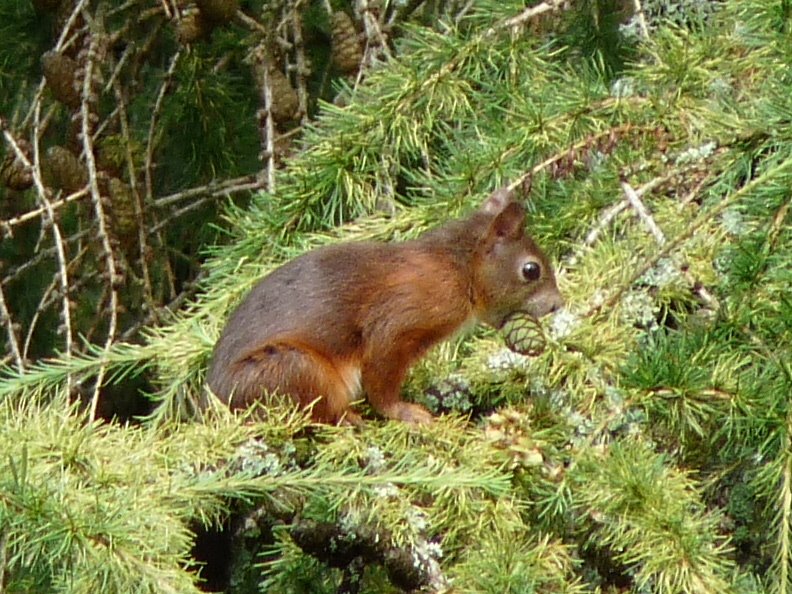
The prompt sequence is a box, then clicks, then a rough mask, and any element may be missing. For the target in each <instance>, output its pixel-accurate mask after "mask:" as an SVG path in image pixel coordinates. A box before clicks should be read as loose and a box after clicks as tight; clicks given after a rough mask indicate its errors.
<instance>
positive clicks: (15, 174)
mask: <svg viewBox="0 0 792 594" xmlns="http://www.w3.org/2000/svg"><path fill="white" fill-rule="evenodd" d="M19 148H20V149H22V152H23V153H25V155H26V156H27V157H28V159H30V154H31V152H32V151H31V146H30V143H29V142H28V141H27V140H20V141H19ZM0 183H2V184H3V185H4V186H5V187H7V188H8V189H9V190H16V191H18V192H21V191H23V190H27V189H28V188H29V187H30V186H32V185H33V172H32V171H31V170H30V169H28V168H27V167H25V165H24V163H22V161H20V160H19V159H17V158H16V153H14V151H13V150H12V149H9V150H8V153H6V156H5V159H3V161H2V162H0Z"/></svg>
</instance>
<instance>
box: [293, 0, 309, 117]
mask: <svg viewBox="0 0 792 594" xmlns="http://www.w3.org/2000/svg"><path fill="white" fill-rule="evenodd" d="M300 4H302V0H296V2H294V3H293V5H292V7H291V25H292V39H294V58H295V60H296V62H297V64H296V67H295V69H294V70H295V72H294V79H295V81H296V82H297V101H298V107H297V110H298V113H299V116H300V123H301V124H302V125H305V124H306V123H307V121H308V90H307V85H306V82H305V75H306V74H308V66H307V62H306V60H305V45H304V43H303V36H302V26H303V24H302V13H301V12H300Z"/></svg>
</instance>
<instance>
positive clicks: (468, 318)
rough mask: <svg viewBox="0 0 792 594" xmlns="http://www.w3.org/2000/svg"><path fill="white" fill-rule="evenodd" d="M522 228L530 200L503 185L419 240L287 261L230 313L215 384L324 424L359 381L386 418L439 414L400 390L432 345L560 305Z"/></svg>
mask: <svg viewBox="0 0 792 594" xmlns="http://www.w3.org/2000/svg"><path fill="white" fill-rule="evenodd" d="M524 224H525V211H524V209H523V207H522V206H521V205H520V204H519V203H518V202H516V201H515V200H514V198H513V196H512V194H511V192H510V191H509V190H507V189H500V190H497V191H496V192H494V193H493V194H492V195H491V196H490V197H489V198H488V199H487V200H486V201H485V202H484V204H483V205H482V206H481V207H480V208H479V209H478V210H477V211H476V212H474V213H473V214H472V215H470V216H468V217H467V218H465V219H461V220H456V221H452V222H449V223H446V224H445V225H442V226H440V227H438V228H436V229H433V230H430V231H428V232H426V233H424V234H423V235H421V236H420V237H418V238H417V239H414V240H412V241H405V242H401V243H378V242H351V243H341V244H337V245H329V246H325V247H322V248H319V249H316V250H313V251H310V252H308V253H306V254H303V255H302V256H299V257H297V258H295V259H293V260H291V261H289V262H287V263H286V264H284V265H283V266H281V267H279V268H277V269H275V270H274V271H272V272H271V273H270V274H268V275H267V276H266V277H264V278H263V279H262V280H261V281H259V283H258V284H257V285H256V286H255V287H254V288H253V289H252V291H251V292H250V294H248V296H247V297H246V298H245V299H244V300H243V301H242V303H241V304H240V305H239V306H238V307H237V309H236V310H235V311H234V312H233V314H232V315H231V317H230V319H229V320H228V323H227V324H226V326H225V329H224V330H223V333H222V335H221V336H220V339H219V340H218V342H217V345H216V346H215V350H214V354H213V357H212V362H211V365H210V368H209V373H208V377H207V380H208V384H209V387H210V388H211V389H212V391H213V392H214V393H215V395H217V396H218V397H219V398H220V399H221V400H222V401H224V402H225V403H227V404H228V405H229V406H230V407H231V408H232V409H239V408H247V407H249V406H250V405H252V404H253V403H255V402H257V401H259V400H262V399H264V398H266V396H267V394H275V393H278V394H282V395H288V396H290V397H291V398H292V399H293V400H295V401H296V402H297V403H298V404H299V405H300V406H302V407H308V406H311V415H312V418H313V420H315V421H318V422H324V423H340V422H346V423H352V424H358V423H360V422H361V419H360V417H359V416H358V414H357V413H355V412H353V411H352V410H351V409H350V407H349V404H350V402H351V401H353V400H355V399H356V398H357V397H358V395H359V393H360V390H361V388H362V389H363V391H364V392H365V393H366V395H367V397H368V401H369V403H370V404H371V406H372V407H373V408H374V410H375V411H377V412H378V413H380V414H381V415H384V416H385V417H388V418H390V419H399V420H401V421H406V422H409V423H428V422H430V421H431V418H432V416H431V414H430V413H429V411H428V410H426V409H425V408H424V407H422V406H420V405H418V404H413V403H409V402H404V401H403V400H402V399H401V397H400V393H399V392H400V388H401V385H402V382H403V381H404V377H405V374H406V373H407V370H408V369H409V368H410V366H411V365H412V364H413V363H415V362H416V361H417V360H418V359H419V358H420V357H421V356H422V355H423V354H424V353H425V352H426V351H427V350H428V349H429V348H430V347H432V346H433V345H435V344H437V343H438V342H440V341H442V340H444V339H446V338H448V337H449V336H451V335H453V334H454V333H456V332H457V331H458V330H460V329H462V328H464V327H466V326H468V325H470V324H471V323H473V322H483V323H485V324H488V325H490V326H493V327H495V328H500V327H501V326H502V325H503V322H504V320H505V318H506V317H508V316H509V314H511V313H514V312H516V311H524V312H526V313H528V314H530V315H532V316H534V317H536V318H539V317H542V316H544V315H545V314H548V313H550V312H552V311H554V310H556V309H558V308H559V307H561V306H562V305H563V299H562V297H561V294H560V293H559V291H558V287H557V286H556V282H555V277H554V275H553V270H552V268H551V266H550V263H549V262H548V260H547V258H546V257H545V255H544V253H543V252H542V250H541V249H540V248H539V247H538V246H537V245H536V244H535V243H534V241H533V240H532V239H531V238H530V237H529V236H528V235H526V234H525V232H524V229H523V226H524Z"/></svg>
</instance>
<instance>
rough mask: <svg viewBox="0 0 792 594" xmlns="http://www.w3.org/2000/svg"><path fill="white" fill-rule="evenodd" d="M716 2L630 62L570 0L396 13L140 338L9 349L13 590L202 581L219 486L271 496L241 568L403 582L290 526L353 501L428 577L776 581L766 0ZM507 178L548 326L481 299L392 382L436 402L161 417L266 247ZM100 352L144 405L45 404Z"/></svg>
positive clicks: (642, 585) (789, 545) (782, 323)
mask: <svg viewBox="0 0 792 594" xmlns="http://www.w3.org/2000/svg"><path fill="white" fill-rule="evenodd" d="M650 4H652V3H650ZM658 4H659V3H654V4H652V6H654V7H656V6H657V5H658ZM666 4H668V3H666ZM666 4H663V6H665V5H666ZM719 4H720V5H721V6H720V8H719V9H718V10H716V11H706V13H695V14H694V17H695V18H691V19H688V20H685V19H681V20H677V21H676V24H675V25H674V26H667V27H666V26H663V25H662V22H660V21H654V22H650V23H649V25H650V26H649V27H648V28H647V32H648V38H645V39H642V40H640V41H636V40H632V41H630V40H629V39H626V38H625V39H624V40H623V41H624V42H625V45H630V52H631V53H630V54H629V56H630V57H631V58H632V62H631V65H630V66H628V67H625V66H624V65H623V63H621V62H619V61H618V60H606V59H605V58H604V57H602V56H601V55H596V56H585V55H584V48H591V47H592V44H593V46H597V43H595V42H597V39H594V38H593V37H592V36H588V37H586V38H585V43H583V42H580V44H579V45H577V46H576V45H574V40H575V39H577V40H580V35H581V34H580V33H576V31H577V29H575V27H579V26H581V23H583V22H584V20H583V19H576V20H575V22H574V23H573V24H574V27H573V26H571V25H570V28H568V29H564V30H565V31H568V32H569V35H568V37H565V38H564V39H565V41H566V42H567V43H568V46H567V47H560V46H558V45H553V44H552V43H550V42H549V41H548V40H546V39H542V38H541V35H542V30H541V21H538V20H537V23H536V27H537V30H535V31H534V33H533V34H529V33H527V32H526V31H525V30H514V29H513V28H512V27H511V26H507V25H505V24H504V23H505V20H506V19H508V18H511V17H514V16H516V15H519V14H521V12H522V11H523V10H524V9H525V7H524V3H523V2H497V3H493V2H476V3H473V5H472V6H471V7H470V10H469V11H468V12H467V13H466V14H465V17H464V18H463V19H460V20H459V21H454V20H451V19H449V20H448V21H447V22H444V23H443V25H442V29H438V30H429V29H425V28H420V27H415V26H414V27H411V28H409V30H408V31H407V32H406V33H405V36H404V38H403V39H402V41H401V45H400V48H399V51H400V55H399V56H398V57H396V58H394V59H393V60H391V61H389V62H387V63H385V64H383V65H382V66H381V67H379V68H377V69H374V70H371V71H370V72H369V73H368V74H367V77H366V80H365V82H364V83H363V84H362V85H359V86H357V87H356V88H351V87H350V88H347V89H345V90H344V91H343V93H342V95H343V96H344V98H345V101H346V104H345V105H344V106H339V105H333V106H330V105H327V106H324V107H323V110H322V115H321V116H320V117H319V118H318V119H317V121H316V122H314V123H313V124H312V125H311V126H310V127H309V129H308V130H306V133H305V135H304V137H303V139H302V144H303V149H302V150H301V152H300V153H299V154H297V155H295V156H294V157H293V158H292V159H291V160H290V161H289V162H288V164H287V165H286V167H285V168H284V169H283V170H282V171H280V172H279V173H278V174H277V175H276V188H277V191H274V192H271V193H262V194H260V195H258V196H256V197H255V198H254V199H253V201H252V203H251V204H250V206H249V207H244V208H243V207H239V206H229V208H228V210H227V213H226V223H227V229H228V231H227V232H226V233H227V235H226V239H227V244H226V245H222V246H218V247H216V248H214V249H213V251H212V254H211V259H210V261H209V262H208V263H207V265H206V267H205V270H206V275H207V276H206V279H205V280H204V282H203V284H202V285H201V286H202V292H201V294H200V296H199V297H198V298H196V299H195V300H194V301H193V302H191V303H190V304H188V305H186V306H185V307H184V308H183V309H181V310H180V311H178V312H176V313H174V315H173V317H172V319H171V320H170V321H169V322H168V323H167V324H165V325H163V326H161V327H159V328H154V329H150V330H149V331H148V332H147V333H146V336H145V340H144V341H143V342H142V343H141V344H137V345H129V344H118V345H116V346H115V347H113V348H111V349H108V350H101V351H100V350H98V349H94V350H93V351H89V352H88V353H87V354H85V355H80V356H72V357H61V358H58V359H54V360H52V361H43V362H40V363H38V364H37V365H35V366H32V367H31V368H30V369H28V370H27V372H26V373H25V374H18V373H16V372H12V371H6V372H5V373H4V375H3V378H2V380H0V406H1V407H2V408H1V409H0V410H2V411H5V412H4V414H5V415H6V417H5V419H4V420H5V421H7V426H8V431H7V432H6V433H7V436H6V435H5V434H4V435H3V436H2V437H0V439H2V440H4V441H3V443H2V446H3V447H0V451H4V452H8V454H7V455H6V459H5V462H3V465H2V471H0V480H1V481H2V490H0V503H2V506H3V507H2V508H0V509H1V510H2V511H1V513H2V516H1V518H2V534H3V535H4V538H5V542H6V543H7V544H6V551H7V557H6V561H5V564H4V567H5V571H6V574H7V575H8V576H9V578H10V579H9V583H10V584H11V585H12V588H11V589H12V591H14V590H13V589H14V588H15V589H16V591H21V590H24V589H26V588H27V589H34V588H39V589H41V588H43V589H46V588H50V589H54V590H58V589H60V590H65V589H67V586H66V585H64V584H66V580H67V579H70V580H73V583H74V584H77V583H79V584H83V583H84V584H86V585H85V587H84V588H83V587H82V585H81V586H80V588H77V589H86V590H87V588H88V587H89V585H90V586H91V587H93V588H94V589H97V588H99V589H102V588H103V589H104V590H107V591H137V590H139V591H144V590H145V588H147V587H149V585H151V584H153V583H157V580H159V581H160V582H159V583H160V584H166V585H167V586H169V587H172V588H174V589H177V590H180V591H191V590H190V589H193V590H194V589H195V587H196V586H195V579H196V578H195V577H194V576H192V575H190V574H188V573H185V572H184V570H183V568H184V566H185V565H187V564H189V545H190V542H191V538H192V534H191V533H190V531H189V529H188V528H187V527H188V526H190V522H192V521H196V520H198V521H199V522H200V523H203V524H212V523H217V522H218V521H219V520H220V519H221V518H223V517H224V516H225V515H226V514H227V513H228V512H229V507H230V504H229V501H232V502H235V505H236V504H239V506H241V507H242V508H244V510H245V512H246V511H248V510H249V509H250V507H252V506H258V507H257V509H258V510H259V511H260V513H261V515H262V516H264V517H266V518H267V522H264V524H263V527H261V528H260V529H259V530H260V536H261V540H262V541H263V542H265V543H266V545H267V553H266V554H265V555H263V556H261V557H260V559H259V561H260V563H261V566H260V570H261V574H258V573H256V575H255V579H254V581H260V582H261V587H262V588H263V589H264V591H277V592H306V591H319V592H323V591H327V592H331V591H338V589H339V587H341V585H342V584H348V583H349V580H352V579H353V578H355V579H358V578H359V579H360V582H359V584H358V585H359V591H361V592H380V591H389V589H393V588H394V587H395V586H393V581H392V580H391V579H390V577H389V576H388V568H387V567H385V565H386V564H385V563H383V562H380V561H381V560H379V558H377V560H376V561H374V560H372V561H370V562H369V563H368V566H364V567H363V568H362V569H360V572H359V574H356V573H355V571H353V570H352V569H350V568H349V567H330V566H328V565H326V564H325V563H324V562H322V561H320V560H319V559H317V558H316V557H314V556H312V555H311V554H310V553H309V552H307V551H306V550H305V549H304V548H302V547H301V546H299V545H298V544H297V541H296V540H295V538H294V535H293V533H292V532H291V530H292V526H293V525H295V524H297V523H298V522H299V521H301V520H304V519H305V520H310V521H314V522H317V523H324V524H328V525H332V526H337V527H338V530H339V532H340V533H341V534H342V535H343V536H345V537H346V538H351V537H350V535H356V534H361V533H362V532H363V531H365V530H373V531H374V532H375V533H376V534H377V535H379V536H381V538H382V540H383V542H387V546H388V547H389V548H388V552H389V553H390V554H394V555H396V554H398V553H404V554H407V555H411V556H412V558H413V559H415V560H416V566H420V567H421V568H423V571H424V572H425V575H426V576H428V577H427V580H428V588H429V589H434V590H440V589H442V588H443V587H446V586H448V584H449V583H452V584H453V588H454V589H455V590H459V591H464V592H468V591H469V592H534V591H535V592H585V591H590V592H597V591H599V592H606V591H615V590H617V589H619V590H622V591H630V592H635V593H636V594H637V593H645V592H657V593H664V594H665V593H668V594H670V593H676V592H704V593H720V592H746V593H747V592H773V593H776V592H777V593H788V592H790V588H791V587H792V576H791V575H790V570H791V569H792V542H790V535H791V534H792V532H791V531H792V454H791V452H792V433H791V431H792V429H791V428H792V411H791V410H790V403H789V394H790V393H792V369H791V368H790V361H792V299H790V297H789V286H790V284H791V283H792V227H791V226H790V225H789V217H790V204H791V203H790V193H789V188H790V187H792V138H790V133H789V130H790V129H792V128H791V127H790V124H792V117H791V116H790V114H791V113H792V111H791V110H790V99H789V94H788V93H786V92H784V89H785V88H786V87H787V86H788V83H789V82H790V67H789V64H790V49H789V48H790V44H789V43H788V42H789V33H788V31H789V23H788V21H789V14H788V11H786V12H785V9H783V6H784V5H785V3H768V2H760V1H758V0H755V1H754V0H748V1H744V0H742V1H736V0H735V1H726V2H723V3H719ZM577 16H579V15H577ZM702 18H706V26H702V25H701V21H700V19H702ZM589 22H594V21H589ZM631 23H632V24H634V23H633V22H632V21H631ZM532 24H534V23H533V21H532ZM551 25H552V23H551ZM606 25H607V23H603V25H602V26H603V28H604V27H606ZM607 26H608V27H611V29H609V30H607V31H606V30H604V29H603V30H602V31H599V32H597V31H594V32H592V33H600V34H601V36H600V37H599V38H598V39H600V40H601V39H606V38H608V36H611V35H614V34H617V33H618V29H617V31H613V30H612V27H613V26H615V25H614V24H613V23H611V25H607ZM438 31H439V32H438ZM592 40H593V41H592ZM542 41H547V43H544V44H543V43H542ZM624 56H625V54H619V56H617V57H624ZM191 59H193V60H195V59H196V58H195V57H191ZM194 64H195V66H196V68H198V67H199V66H200V64H199V63H198V62H195V63H194ZM198 71H199V70H196V72H198ZM201 72H203V71H202V70H201ZM182 74H184V73H182ZM199 79H200V77H198V78H196V81H198V82H200V80H199ZM188 99H189V97H184V100H185V101H187V100H188ZM207 150H210V151H211V150H213V149H212V148H211V147H210V148H209V149H207ZM196 174H197V173H196ZM528 178H530V181H531V192H530V193H529V194H528V196H527V204H528V210H529V213H530V216H529V218H530V221H529V223H530V229H531V232H532V234H533V235H534V236H535V237H536V239H537V241H538V243H539V244H540V245H544V246H546V247H547V251H548V252H549V253H550V254H551V255H552V256H553V258H554V260H555V261H557V262H558V267H557V268H558V278H559V284H560V286H561V290H562V292H563V293H564V294H565V296H566V298H567V300H568V306H567V308H566V309H565V310H564V311H562V312H559V313H558V314H556V315H555V316H554V317H553V318H552V319H551V320H549V321H547V322H546V323H545V332H546V341H545V347H544V350H543V352H542V353H541V355H539V356H536V357H524V356H521V355H517V354H515V353H511V352H508V351H505V350H504V348H503V346H502V340H501V338H500V337H499V336H497V334H496V333H495V332H493V331H486V330H479V331H476V332H474V333H472V335H469V336H467V337H465V338H461V339H459V341H457V342H452V343H450V344H446V345H443V346H441V347H440V348H438V349H436V350H435V352H433V353H432V354H431V355H430V356H429V357H428V358H427V360H426V361H425V362H423V363H422V364H421V365H420V366H419V367H418V368H416V370H415V371H414V373H413V376H412V377H411V379H410V382H409V383H408V385H407V387H406V391H407V393H408V394H410V395H412V396H414V397H415V398H416V399H423V400H431V399H432V398H434V399H435V400H436V401H438V408H440V409H442V410H452V411H455V412H454V413H452V414H446V415H444V416H442V417H440V418H438V420H437V422H436V423H435V424H433V425H432V426H430V427H421V428H413V427H407V426H403V425H398V424H394V423H385V422H381V421H378V420H370V421H368V422H367V424H366V426H365V427H363V428H362V429H359V430H357V429H356V430H352V429H349V428H310V429H306V427H305V421H304V420H303V419H301V418H300V417H289V416H288V415H287V414H286V413H279V412H272V411H269V412H268V414H269V418H268V419H265V420H263V421H260V422H258V423H245V422H244V419H236V418H234V417H231V416H229V415H223V414H219V413H218V414H214V413H210V414H208V415H207V417H206V418H205V419H203V421H202V422H195V423H187V424H178V423H176V421H175V420H176V419H181V418H183V417H187V416H192V415H193V414H194V412H195V410H196V409H197V407H198V404H199V403H200V400H201V399H202V398H203V396H204V394H203V390H204V386H203V376H204V370H205V368H206V364H207V361H208V357H209V355H210V353H211V349H212V345H213V343H214V341H215V340H216V338H217V336H218V335H219V332H220V330H221V327H222V324H223V321H224V319H225V317H226V315H227V314H228V312H229V311H230V310H231V308H232V307H233V305H234V304H235V303H236V302H238V300H239V299H240V298H241V297H242V296H243V295H244V293H245V292H246V291H247V290H248V289H249V288H250V287H251V286H252V285H253V284H254V283H255V282H256V280H257V279H258V278H260V276H261V275H262V274H264V273H266V272H267V271H268V270H270V269H272V268H273V267H275V266H277V265H278V264H279V263H281V262H283V261H284V260H286V259H288V258H290V257H292V256H294V255H296V254H298V253H301V252H303V251H305V250H308V249H311V248H313V247H316V246H319V245H323V244H326V243H330V242H335V241H339V240H352V239H362V238H374V239H380V240H391V239H395V240H401V239H404V238H409V237H414V236H416V235H417V234H419V233H420V232H421V231H423V230H425V229H427V228H429V227H431V226H432V225H434V224H436V223H437V222H438V221H441V220H444V219H447V218H449V217H453V216H457V215H459V214H461V213H463V212H466V211H469V210H470V209H472V208H474V207H475V206H476V205H477V204H478V203H479V202H480V200H481V198H482V197H483V196H484V195H485V194H486V193H487V192H488V191H490V190H491V189H493V188H495V187H498V186H500V185H502V184H504V183H509V182H514V181H521V180H525V179H528ZM622 181H624V182H625V183H628V184H629V185H630V186H631V187H632V188H633V189H634V190H635V194H636V196H637V197H638V200H639V201H640V203H641V205H642V206H643V207H644V211H643V213H642V214H641V211H640V209H638V208H637V207H636V206H630V205H629V204H628V201H627V200H626V198H625V188H624V187H623V186H622V185H621V182H622ZM658 229H659V230H660V232H659V233H658V231H657V230H658ZM105 371H106V373H107V375H106V381H117V382H123V380H124V379H125V378H126V377H128V376H130V375H136V374H145V375H146V376H148V377H150V378H151V383H152V392H153V393H152V398H154V399H155V400H156V402H157V403H158V405H159V406H158V408H157V409H156V411H155V412H154V413H153V415H152V416H151V418H149V419H148V421H147V423H145V424H144V426H143V427H138V428H128V427H116V426H112V425H111V426H107V425H98V424H90V423H86V422H85V418H84V417H83V416H80V415H79V414H77V413H75V411H74V409H72V408H69V407H67V405H66V404H64V401H65V396H64V395H65V394H66V393H67V392H66V388H67V387H68V386H70V385H73V383H76V382H87V381H89V380H90V379H91V378H95V377H97V375H100V374H101V373H104V372H105ZM449 386H450V387H449ZM448 394H453V396H454V399H451V400H444V401H443V402H439V400H440V398H441V397H442V398H445V396H447V395H448ZM46 401H50V402H51V405H50V406H49V407H44V405H43V404H41V403H43V402H46ZM14 403H16V404H14ZM455 413H456V414H455ZM297 452H299V454H298V453H297ZM122 502H123V504H124V505H125V507H122ZM248 506H250V507H248ZM236 509H237V511H238V509H239V508H236ZM143 510H151V511H150V512H149V511H143ZM284 510H285V511H284ZM162 526H166V527H167V528H168V529H167V530H161V529H160V530H157V528H161V527H162ZM166 537H167V538H166ZM107 543H114V546H115V548H113V547H110V546H108V545H107ZM730 543H731V544H730ZM371 558H372V559H373V558H374V555H373V554H372V557H371ZM133 562H135V563H136V565H135V564H133ZM143 567H145V569H146V570H147V571H148V572H149V573H142V575H143V578H144V579H142V580H139V581H138V582H135V583H134V584H133V583H132V582H130V581H128V580H129V579H131V578H130V575H131V572H132V570H133V569H134V570H135V571H138V572H140V571H142V568H143ZM248 569H249V568H248ZM138 575H141V574H140V573H139V574H138ZM59 580H60V581H59ZM451 580H453V581H452V582H451ZM241 583H242V580H240V581H239V582H238V584H241ZM246 583H247V582H246ZM69 587H73V585H69ZM182 587H183V588H184V589H182ZM136 589H137V590H136ZM160 589H166V588H160ZM235 591H239V592H241V591H243V589H242V586H241V585H238V589H236V590H235Z"/></svg>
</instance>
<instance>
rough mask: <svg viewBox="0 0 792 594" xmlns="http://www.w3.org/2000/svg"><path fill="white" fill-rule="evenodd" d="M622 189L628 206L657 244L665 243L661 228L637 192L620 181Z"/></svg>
mask: <svg viewBox="0 0 792 594" xmlns="http://www.w3.org/2000/svg"><path fill="white" fill-rule="evenodd" d="M621 187H622V190H623V191H624V196H625V197H626V198H627V202H629V204H630V206H632V207H633V210H635V212H636V213H637V215H638V218H639V219H641V222H642V223H643V224H644V225H645V226H646V228H647V229H648V230H649V232H650V233H651V234H652V235H653V236H654V238H655V241H656V242H657V243H658V244H659V245H665V242H666V238H665V235H664V234H663V231H662V229H660V227H659V226H658V225H657V223H656V222H655V220H654V218H653V217H652V214H651V213H650V212H649V209H648V208H646V205H645V204H644V203H643V202H641V198H640V196H638V193H637V192H636V191H635V190H634V189H633V188H632V186H631V185H630V184H628V183H627V182H625V181H623V182H621Z"/></svg>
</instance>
